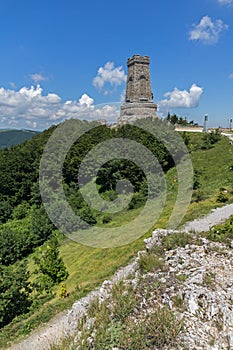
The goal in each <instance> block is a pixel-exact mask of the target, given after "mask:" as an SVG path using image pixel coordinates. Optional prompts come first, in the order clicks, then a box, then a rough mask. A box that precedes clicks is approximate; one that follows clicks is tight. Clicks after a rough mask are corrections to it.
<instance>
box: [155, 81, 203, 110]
mask: <svg viewBox="0 0 233 350" xmlns="http://www.w3.org/2000/svg"><path fill="white" fill-rule="evenodd" d="M202 93H203V88H201V87H199V86H197V85H196V84H193V85H192V86H191V87H190V89H189V91H187V90H179V89H177V88H175V89H174V90H173V91H171V92H167V93H165V94H164V97H165V99H163V100H161V101H160V102H159V103H158V105H159V109H160V110H164V109H165V110H166V109H170V108H194V107H197V106H198V104H199V100H200V97H201V95H202Z"/></svg>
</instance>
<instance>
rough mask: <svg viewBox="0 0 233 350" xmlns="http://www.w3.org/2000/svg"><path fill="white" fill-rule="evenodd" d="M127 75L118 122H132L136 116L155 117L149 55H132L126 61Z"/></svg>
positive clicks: (155, 107)
mask: <svg viewBox="0 0 233 350" xmlns="http://www.w3.org/2000/svg"><path fill="white" fill-rule="evenodd" d="M127 66H128V76H127V86H126V97H125V104H124V105H123V106H122V107H121V116H120V118H119V120H118V122H119V123H121V124H122V123H125V122H133V121H134V120H136V119H138V118H147V117H156V111H157V105H156V104H155V103H153V94H152V92H151V84H150V67H149V66H150V58H149V56H140V55H134V56H133V57H132V58H129V59H128V61H127Z"/></svg>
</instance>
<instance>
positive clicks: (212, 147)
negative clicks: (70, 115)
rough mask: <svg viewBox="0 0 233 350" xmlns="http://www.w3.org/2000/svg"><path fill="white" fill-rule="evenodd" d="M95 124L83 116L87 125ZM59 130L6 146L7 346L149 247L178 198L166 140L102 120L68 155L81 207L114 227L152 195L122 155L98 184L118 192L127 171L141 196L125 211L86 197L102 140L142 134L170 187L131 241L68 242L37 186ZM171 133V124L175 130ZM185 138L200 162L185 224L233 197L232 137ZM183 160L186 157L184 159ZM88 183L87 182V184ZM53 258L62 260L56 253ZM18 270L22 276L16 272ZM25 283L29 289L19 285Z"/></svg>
mask: <svg viewBox="0 0 233 350" xmlns="http://www.w3.org/2000/svg"><path fill="white" fill-rule="evenodd" d="M148 123H152V124H149V127H150V129H153V128H155V129H156V130H160V129H159V128H163V125H162V121H159V120H156V121H152V122H151V121H148ZM88 125H89V124H88V123H87V122H80V128H81V127H87V126H88ZM55 129H56V127H52V128H50V129H49V130H47V131H44V132H42V133H40V134H37V135H36V136H34V137H33V138H32V139H31V140H29V141H26V142H24V143H23V144H21V145H17V146H15V147H13V148H11V149H4V150H2V151H1V152H0V199H1V200H0V205H1V208H2V210H0V220H1V224H0V248H1V249H0V253H1V262H2V265H0V273H1V275H2V276H3V279H2V281H3V282H4V283H3V282H2V283H3V285H2V286H1V288H2V289H1V290H2V291H4V292H1V293H2V301H1V302H2V304H1V307H2V310H3V312H4V317H1V318H0V323H1V327H2V329H1V336H0V344H1V346H2V348H6V347H9V346H10V344H11V343H12V342H14V341H19V340H20V339H22V338H23V337H24V336H25V335H27V334H29V333H30V332H31V331H33V329H35V328H37V327H39V326H40V325H41V324H42V323H45V322H48V321H49V320H50V319H51V318H52V317H53V316H55V315H57V314H58V313H59V312H60V311H62V310H67V309H69V308H70V307H71V306H72V305H73V303H74V302H75V301H77V300H79V299H81V298H82V297H84V296H86V295H88V293H89V292H90V291H92V290H94V289H95V288H96V287H98V286H100V285H101V283H102V282H103V281H104V280H107V279H109V278H111V276H112V275H113V274H114V272H115V271H117V270H118V269H119V268H120V267H121V266H126V265H127V264H128V263H129V262H130V261H131V259H133V258H135V256H136V255H137V253H138V251H140V250H143V249H144V243H143V240H144V239H145V238H148V237H150V236H151V233H152V231H153V230H154V229H156V228H165V227H166V225H167V222H168V220H169V217H170V215H171V211H172V209H173V206H174V203H175V201H176V197H177V191H178V183H177V180H178V177H177V171H176V168H175V166H174V162H173V161H172V159H171V156H170V154H169V152H167V150H166V148H165V147H164V145H162V144H161V143H159V142H158V140H156V138H153V137H151V136H150V137H148V134H147V133H146V132H144V131H142V130H138V129H137V128H135V127H134V126H133V125H131V126H129V125H125V126H122V127H119V128H117V129H110V128H107V127H106V126H104V125H99V126H98V127H96V128H94V129H93V130H92V131H91V132H88V133H86V134H85V137H83V138H82V139H81V142H80V143H75V144H74V145H73V146H72V148H71V149H70V151H69V153H68V154H67V157H66V160H65V164H64V168H63V179H64V190H65V193H66V195H67V198H68V201H69V204H70V205H71V206H72V208H73V209H74V210H75V212H77V213H78V214H79V215H80V216H81V217H83V218H85V220H87V221H88V222H90V223H94V224H97V225H99V227H104V228H106V229H109V230H110V229H111V228H112V227H118V226H122V225H123V224H126V223H128V222H131V220H132V219H134V218H135V217H137V216H138V215H139V213H140V211H141V210H142V208H143V206H144V204H145V198H146V196H147V191H146V187H145V176H144V174H143V173H142V172H140V170H139V169H138V168H137V167H135V166H133V165H132V164H131V163H126V162H125V161H122V160H120V161H119V162H118V161H114V162H112V163H110V162H109V163H106V164H104V166H103V167H102V168H101V169H100V172H99V174H98V183H97V185H98V190H99V192H100V193H101V196H103V198H104V199H105V200H108V201H112V200H114V199H115V198H116V188H115V185H116V179H118V180H121V179H122V178H124V177H126V178H129V179H130V181H131V182H133V183H134V184H135V188H136V191H135V194H134V196H133V198H132V199H131V202H130V203H129V205H128V206H127V207H126V208H124V210H122V211H121V212H120V215H117V213H111V214H110V215H107V214H105V213H104V212H101V211H100V212H98V211H97V210H95V209H93V208H91V207H90V206H88V205H87V204H85V203H84V201H83V198H82V197H81V196H80V192H79V189H78V188H77V187H76V185H75V179H76V178H77V172H78V169H79V165H80V162H82V159H83V158H84V157H85V155H86V154H87V152H89V150H90V149H91V148H92V147H94V145H96V144H98V143H99V142H101V141H104V140H108V139H112V138H117V139H118V138H119V137H123V136H124V137H126V138H130V139H131V140H137V142H138V141H139V140H140V142H141V143H142V144H144V145H145V146H146V147H147V148H148V149H150V150H151V152H154V154H155V155H156V156H157V157H158V159H159V162H160V164H161V166H162V169H163V171H164V177H165V180H166V185H167V197H166V203H165V205H164V208H163V211H162V213H161V215H160V217H159V219H158V220H157V222H156V224H155V225H154V226H153V227H152V228H151V230H149V231H148V232H147V233H146V234H145V235H144V236H143V237H141V238H138V239H136V240H135V241H133V242H131V243H128V244H127V245H123V246H121V247H112V248H105V249H100V248H93V247H87V246H84V245H81V244H78V243H77V242H74V241H71V240H69V239H68V238H67V237H66V236H64V235H62V234H61V233H60V232H58V230H56V228H55V227H54V226H53V224H52V223H51V222H50V220H49V219H48V217H47V214H46V212H45V211H44V209H43V205H42V203H41V199H40V195H39V190H38V169H39V164H40V159H41V155H42V153H43V150H44V147H45V144H46V142H47V140H48V138H49V136H50V135H51V134H52V132H53V131H54V130H55ZM161 130H164V129H161ZM58 131H59V130H58ZM169 132H170V131H169V130H167V133H168V136H169ZM62 136H63V135H62V133H61V137H62ZM182 138H183V140H184V143H185V144H186V146H187V147H188V151H189V155H190V158H191V159H192V164H193V168H194V184H193V194H192V200H191V203H190V205H189V208H188V210H187V213H186V216H185V217H184V219H183V222H182V224H183V223H185V222H187V221H191V220H193V219H195V218H198V217H200V215H203V214H205V213H208V212H209V211H210V210H211V209H213V208H216V207H220V206H222V205H223V204H225V203H230V202H232V200H233V191H232V170H231V166H232V145H231V144H230V143H229V140H228V139H227V138H225V137H221V135H220V134H219V133H218V132H213V133H210V134H201V133H192V135H191V134H190V135H189V134H187V133H183V134H182ZM172 145H173V152H176V155H177V158H178V156H179V155H180V153H179V152H178V150H177V147H176V138H175V137H173V139H172ZM133 151H134V150H133ZM216 159H217V160H218V161H217V162H216ZM178 161H182V160H181V159H180V158H178ZM55 175H56V174H55ZM89 185H90V184H89V183H87V184H86V186H87V189H88V188H89V187H88V186H89ZM160 186H161V183H160V182H158V183H157V187H155V188H154V189H153V191H155V192H154V193H155V194H156V195H158V196H159V195H160V194H161V187H160ZM58 204H59V202H58ZM1 208H0V209H1ZM59 210H60V209H59V206H58V207H57V214H58V218H59V220H61V221H62V220H63V219H64V218H65V217H64V213H63V212H60V211H59ZM135 229H137V227H135ZM51 256H54V257H55V258H53V259H51ZM15 275H17V280H16V279H14V278H13V277H12V276H15ZM12 281H14V283H12ZM22 284H23V285H24V289H23V290H22V288H19V287H20V286H21V285H22ZM6 300H7V303H6V302H5V301H6ZM12 306H14V307H12ZM19 306H20V307H19Z"/></svg>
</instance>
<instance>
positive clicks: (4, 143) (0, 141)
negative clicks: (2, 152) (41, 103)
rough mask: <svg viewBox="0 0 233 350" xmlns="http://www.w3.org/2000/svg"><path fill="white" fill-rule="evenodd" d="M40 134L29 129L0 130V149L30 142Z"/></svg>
mask: <svg viewBox="0 0 233 350" xmlns="http://www.w3.org/2000/svg"><path fill="white" fill-rule="evenodd" d="M38 132H39V131H33V130H27V129H21V130H20V129H0V149H2V148H5V147H7V148H8V147H11V146H13V145H18V144H20V143H22V142H24V141H26V140H30V139H31V138H32V137H33V136H35V135H36V134H38Z"/></svg>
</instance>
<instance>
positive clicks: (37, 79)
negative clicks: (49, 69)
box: [30, 73, 48, 84]
mask: <svg viewBox="0 0 233 350" xmlns="http://www.w3.org/2000/svg"><path fill="white" fill-rule="evenodd" d="M30 78H31V79H32V81H33V82H34V83H35V84H38V83H39V82H40V81H44V80H47V79H48V78H46V77H44V76H43V75H42V74H40V73H34V74H30Z"/></svg>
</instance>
